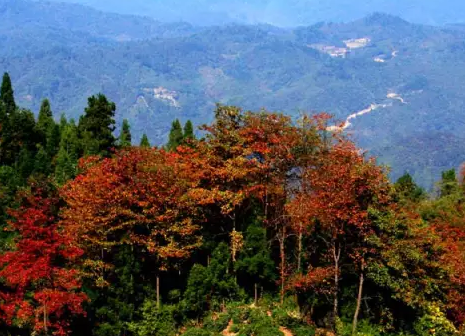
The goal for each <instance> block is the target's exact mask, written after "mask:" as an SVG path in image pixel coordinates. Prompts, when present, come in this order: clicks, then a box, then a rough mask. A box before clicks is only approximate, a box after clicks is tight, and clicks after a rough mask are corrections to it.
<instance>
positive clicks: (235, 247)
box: [230, 230, 244, 261]
mask: <svg viewBox="0 0 465 336" xmlns="http://www.w3.org/2000/svg"><path fill="white" fill-rule="evenodd" d="M230 238H231V256H232V260H233V261H236V255H237V253H238V252H240V251H241V250H242V248H243V247H244V236H243V235H242V233H241V232H237V231H236V230H233V231H232V232H231V233H230Z"/></svg>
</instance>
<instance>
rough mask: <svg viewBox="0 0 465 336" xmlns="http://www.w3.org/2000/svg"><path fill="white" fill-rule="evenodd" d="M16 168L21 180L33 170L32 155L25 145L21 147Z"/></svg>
mask: <svg viewBox="0 0 465 336" xmlns="http://www.w3.org/2000/svg"><path fill="white" fill-rule="evenodd" d="M16 169H17V171H18V173H19V174H20V176H21V177H22V178H23V180H26V179H27V178H28V177H29V176H31V174H32V172H33V171H34V155H33V154H32V153H31V151H30V150H29V149H28V148H27V147H22V148H21V150H20V152H19V155H18V159H17V161H16Z"/></svg>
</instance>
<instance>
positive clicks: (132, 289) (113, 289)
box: [94, 246, 170, 336]
mask: <svg viewBox="0 0 465 336" xmlns="http://www.w3.org/2000/svg"><path fill="white" fill-rule="evenodd" d="M113 264H114V271H113V274H111V275H108V276H107V279H108V280H109V281H110V283H111V285H110V286H109V287H108V288H105V289H104V290H101V291H99V297H98V298H97V299H96V300H95V301H96V305H95V306H96V307H98V309H97V310H96V313H95V315H96V319H97V321H98V324H97V325H96V327H95V329H94V334H95V335H96V336H112V335H125V334H126V333H127V332H128V330H129V329H128V323H130V322H132V321H133V320H134V319H135V317H136V312H137V310H138V308H139V307H140V306H141V305H142V303H143V302H144V298H145V297H147V291H146V288H145V286H146V284H144V282H143V281H142V278H141V271H142V269H141V264H140V261H139V259H138V258H137V256H136V255H135V249H134V247H132V246H123V247H121V248H119V249H118V251H117V252H116V253H115V255H114V256H113ZM144 307H145V306H144ZM147 309H149V310H150V308H147ZM165 313H166V312H163V314H165ZM145 314H150V312H149V311H146V312H145ZM143 315H144V310H143ZM144 316H145V315H144ZM163 316H165V315H163ZM162 322H163V323H168V322H165V321H162ZM154 328H155V327H154ZM150 335H151V334H150ZM160 335H162V334H160ZM166 335H170V334H169V333H167V334H166Z"/></svg>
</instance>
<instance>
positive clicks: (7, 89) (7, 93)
mask: <svg viewBox="0 0 465 336" xmlns="http://www.w3.org/2000/svg"><path fill="white" fill-rule="evenodd" d="M0 101H2V102H3V104H4V105H5V107H6V113H7V114H10V113H13V112H14V111H15V110H16V103H15V97H14V91H13V85H12V84H11V78H10V75H9V74H8V73H7V72H5V73H4V74H3V80H2V86H1V89H0Z"/></svg>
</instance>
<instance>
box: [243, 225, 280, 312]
mask: <svg viewBox="0 0 465 336" xmlns="http://www.w3.org/2000/svg"><path fill="white" fill-rule="evenodd" d="M235 267H236V270H237V271H238V273H239V275H241V276H242V278H243V279H244V283H247V284H251V282H253V285H254V289H253V291H254V302H255V303H257V300H258V291H259V288H258V286H259V285H260V287H263V285H265V284H267V283H272V282H273V280H275V278H276V274H275V272H274V270H275V264H274V262H273V260H272V259H271V256H270V250H269V248H268V241H267V239H266V230H265V228H263V227H261V226H260V225H259V223H258V222H255V223H253V224H252V225H250V226H249V227H248V228H247V231H246V235H245V242H244V248H243V249H242V252H241V253H240V255H239V260H238V261H237V263H236V265H235ZM250 280H252V281H250ZM249 289H251V288H250V287H249Z"/></svg>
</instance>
